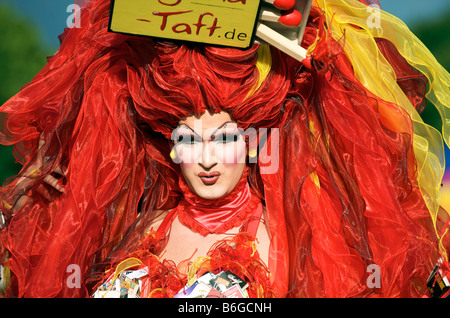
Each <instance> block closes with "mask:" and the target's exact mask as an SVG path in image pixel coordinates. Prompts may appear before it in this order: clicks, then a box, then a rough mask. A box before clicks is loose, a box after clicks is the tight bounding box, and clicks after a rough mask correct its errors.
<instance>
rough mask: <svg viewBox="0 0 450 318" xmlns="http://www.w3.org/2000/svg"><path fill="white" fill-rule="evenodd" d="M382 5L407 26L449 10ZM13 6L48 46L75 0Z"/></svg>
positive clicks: (403, 0) (19, 0) (426, 4)
mask: <svg viewBox="0 0 450 318" xmlns="http://www.w3.org/2000/svg"><path fill="white" fill-rule="evenodd" d="M379 1H380V4H381V8H382V9H383V10H385V11H387V12H389V13H391V14H393V15H395V16H397V17H399V18H400V19H402V20H403V21H404V22H405V23H406V24H407V25H408V26H410V27H411V26H413V25H414V24H415V23H420V22H421V21H422V20H424V19H432V18H433V17H435V16H436V15H439V14H440V13H441V12H442V11H444V10H446V11H450V1H449V0H428V1H423V0H379ZM0 3H9V4H11V5H12V6H14V7H16V8H17V9H18V11H20V12H21V13H22V14H23V15H24V16H25V17H26V18H27V19H30V20H32V21H34V22H35V23H36V26H37V28H38V30H40V32H41V34H42V35H43V37H44V39H43V40H44V41H45V42H46V43H47V44H48V45H49V46H51V47H55V48H57V47H58V45H59V40H58V35H59V34H61V33H62V32H63V29H64V27H66V23H67V22H66V21H67V19H68V18H69V16H70V13H68V12H67V7H68V6H69V5H70V4H73V3H75V0H0Z"/></svg>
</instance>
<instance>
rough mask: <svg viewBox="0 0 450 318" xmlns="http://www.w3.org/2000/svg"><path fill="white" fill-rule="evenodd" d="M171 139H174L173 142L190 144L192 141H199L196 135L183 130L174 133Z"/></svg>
mask: <svg viewBox="0 0 450 318" xmlns="http://www.w3.org/2000/svg"><path fill="white" fill-rule="evenodd" d="M173 140H174V141H175V142H177V143H185V144H191V143H193V142H198V141H201V140H200V139H199V138H198V137H196V136H195V135H193V134H190V133H187V132H185V133H183V132H182V133H176V134H175V135H174V136H173Z"/></svg>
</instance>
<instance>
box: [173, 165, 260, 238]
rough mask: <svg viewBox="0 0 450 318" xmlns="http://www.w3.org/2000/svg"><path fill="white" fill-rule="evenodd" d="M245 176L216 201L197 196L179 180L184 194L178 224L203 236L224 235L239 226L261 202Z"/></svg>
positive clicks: (180, 204) (178, 209)
mask: <svg viewBox="0 0 450 318" xmlns="http://www.w3.org/2000/svg"><path fill="white" fill-rule="evenodd" d="M247 175H248V173H247V171H245V173H244V174H243V176H242V178H241V180H240V181H239V182H238V184H237V185H236V187H235V188H234V190H233V191H232V192H230V194H228V195H227V196H225V197H223V198H220V199H217V200H207V199H203V198H201V197H199V196H197V195H196V194H195V193H193V192H192V191H191V189H190V188H189V186H188V185H187V184H186V183H185V181H184V179H183V177H180V188H181V190H182V191H183V194H184V198H183V199H182V200H181V201H180V203H179V204H178V207H177V208H176V209H177V213H178V219H179V220H180V222H181V223H182V224H183V225H185V226H187V227H189V228H190V229H191V230H193V231H195V232H197V233H200V234H201V235H203V236H206V235H208V234H213V233H216V234H217V233H225V232H226V231H228V230H230V229H232V228H234V227H236V226H239V225H242V224H243V223H244V221H245V220H247V219H249V217H250V216H251V215H252V213H254V212H255V211H257V210H259V209H258V205H261V201H260V199H259V198H258V197H257V196H256V195H254V194H253V193H252V191H251V189H250V186H249V184H248V181H247ZM260 208H262V206H261V207H260Z"/></svg>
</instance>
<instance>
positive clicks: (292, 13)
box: [278, 9, 302, 27]
mask: <svg viewBox="0 0 450 318" xmlns="http://www.w3.org/2000/svg"><path fill="white" fill-rule="evenodd" d="M278 22H280V23H281V24H282V25H285V26H289V27H294V26H297V25H299V24H300V22H302V14H301V13H300V12H298V11H297V10H294V9H291V10H285V11H281V17H280V18H279V19H278Z"/></svg>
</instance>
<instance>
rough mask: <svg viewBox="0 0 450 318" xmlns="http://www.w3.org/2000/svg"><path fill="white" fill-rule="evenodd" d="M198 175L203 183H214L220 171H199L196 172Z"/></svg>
mask: <svg viewBox="0 0 450 318" xmlns="http://www.w3.org/2000/svg"><path fill="white" fill-rule="evenodd" d="M198 176H199V177H200V179H201V180H202V181H203V183H204V184H205V185H213V184H214V183H216V182H217V180H219V177H220V172H218V171H214V172H209V173H206V172H200V173H199V174H198Z"/></svg>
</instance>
